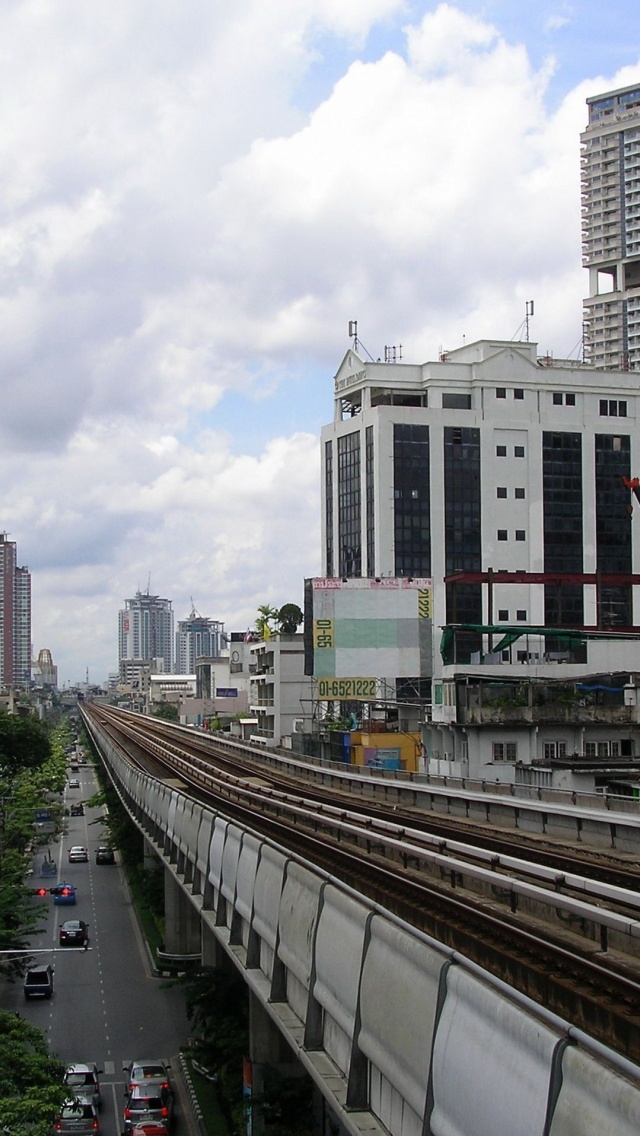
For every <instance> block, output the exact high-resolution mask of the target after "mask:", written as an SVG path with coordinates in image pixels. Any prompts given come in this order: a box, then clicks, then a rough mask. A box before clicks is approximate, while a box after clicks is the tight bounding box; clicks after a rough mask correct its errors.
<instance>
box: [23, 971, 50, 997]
mask: <svg viewBox="0 0 640 1136" xmlns="http://www.w3.org/2000/svg"><path fill="white" fill-rule="evenodd" d="M52 994H53V967H52V966H51V965H50V964H49V965H47V966H31V967H29V970H28V971H27V973H26V974H25V976H24V996H25V998H50V997H51V995H52Z"/></svg>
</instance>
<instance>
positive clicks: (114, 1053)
mask: <svg viewBox="0 0 640 1136" xmlns="http://www.w3.org/2000/svg"><path fill="white" fill-rule="evenodd" d="M74 781H77V785H75V784H73V782H74ZM96 789H97V784H96V779H95V774H94V770H93V767H92V766H90V765H83V766H82V767H81V769H80V770H79V776H78V777H77V778H74V779H72V781H70V782H69V783H68V786H67V789H66V792H65V806H67V809H68V815H67V820H66V832H65V833H64V835H63V836H62V837H61V838H60V839H59V840H58V841H56V842H52V843H51V844H50V846H49V848H48V849H47V850H45V851H44V852H43V849H42V848H40V849H39V850H38V854H37V857H36V859H35V860H34V864H33V876H34V879H39V880H40V881H42V886H41V887H39V888H34V892H36V893H37V894H35V895H34V900H33V902H34V903H37V904H39V905H42V907H43V909H44V910H45V912H46V918H45V919H43V921H42V929H41V930H40V931H38V932H37V933H34V935H33V937H32V945H33V948H34V951H37V954H34V956H33V957H34V959H36V960H37V962H36V963H35V964H34V965H33V966H31V967H29V969H28V970H27V971H26V974H25V978H24V982H23V984H22V985H19V984H11V983H8V982H3V983H0V1008H2V1009H4V1010H9V1011H12V1012H15V1013H18V1014H20V1015H21V1016H23V1017H24V1018H26V1019H27V1020H28V1021H29V1022H31V1023H32V1024H33V1025H35V1026H37V1027H38V1028H39V1029H41V1030H42V1031H43V1032H44V1033H45V1035H46V1037H47V1041H48V1044H49V1048H50V1050H51V1052H52V1053H53V1054H55V1055H56V1056H57V1057H59V1058H60V1060H61V1061H62V1062H63V1063H65V1064H66V1065H67V1066H68V1068H67V1075H66V1081H67V1084H68V1085H69V1100H68V1102H67V1104H66V1105H65V1106H64V1108H63V1109H62V1110H61V1113H60V1115H59V1116H58V1118H57V1120H56V1122H55V1126H54V1128H53V1130H52V1131H53V1132H55V1133H61V1134H65V1133H74V1136H89V1134H91V1136H94V1134H96V1133H99V1134H100V1136H122V1134H123V1133H132V1132H134V1130H135V1128H136V1127H137V1126H139V1125H141V1124H142V1125H144V1128H145V1131H147V1130H148V1127H149V1126H152V1127H153V1131H154V1132H155V1133H156V1136H168V1134H171V1136H173V1134H174V1133H175V1136H194V1134H195V1133H196V1132H197V1131H198V1129H197V1127H196V1124H195V1120H194V1119H193V1117H192V1116H191V1113H190V1110H189V1106H188V1096H187V1094H186V1093H185V1090H184V1086H183V1084H182V1077H181V1075H180V1061H179V1056H178V1054H179V1050H180V1048H181V1046H183V1045H184V1044H185V1042H186V1040H187V1038H188V1035H189V1024H188V1021H187V1016H186V1012H185V1008H184V1004H183V1001H182V998H181V995H180V992H179V991H178V990H176V989H172V988H166V987H164V986H163V984H162V983H161V981H160V980H159V979H158V977H157V976H156V975H155V974H154V972H153V968H152V965H151V959H150V956H149V952H148V950H147V947H146V943H145V941H144V939H143V937H142V934H141V931H140V928H139V924H138V921H137V918H136V914H135V910H134V907H133V904H132V902H131V898H130V896H129V893H128V890H127V887H126V881H125V878H124V876H123V874H122V872H121V870H120V867H119V865H118V863H117V856H116V854H115V853H114V851H113V849H112V848H111V847H110V846H109V843H108V839H107V835H108V834H107V832H106V831H105V828H104V826H103V825H101V824H100V823H99V819H100V814H101V809H100V808H99V807H94V806H90V807H89V806H87V803H86V802H87V800H88V799H90V798H91V797H93V795H94V794H95V792H96ZM78 803H82V805H83V808H82V811H80V810H79V809H78V808H77V807H76V808H74V807H73V806H74V804H75V805H76V806H77V804H78ZM96 821H97V822H98V823H95V822H96ZM104 865H111V866H112V867H113V869H114V870H107V871H105V869H104ZM52 866H54V867H55V876H56V879H55V880H54V879H52V878H51V876H52ZM67 905H72V906H73V908H74V911H73V918H67V917H66V913H65V910H64V908H65V907H66V906H67ZM61 907H62V908H63V910H60V908H61ZM149 1054H150V1055H151V1056H150V1057H149V1056H147V1055H149Z"/></svg>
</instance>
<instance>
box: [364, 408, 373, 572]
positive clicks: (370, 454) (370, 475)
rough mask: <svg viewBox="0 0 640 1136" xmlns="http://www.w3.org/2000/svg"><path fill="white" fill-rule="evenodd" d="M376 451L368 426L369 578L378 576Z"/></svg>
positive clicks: (366, 494)
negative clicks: (376, 546) (376, 555)
mask: <svg viewBox="0 0 640 1136" xmlns="http://www.w3.org/2000/svg"><path fill="white" fill-rule="evenodd" d="M373 459H374V449H373V426H367V429H366V431H365V463H364V469H365V474H364V477H365V501H366V526H367V576H369V577H374V576H375V574H376V558H375V545H376V526H375V507H374V506H375V490H374V480H375V478H374V468H373Z"/></svg>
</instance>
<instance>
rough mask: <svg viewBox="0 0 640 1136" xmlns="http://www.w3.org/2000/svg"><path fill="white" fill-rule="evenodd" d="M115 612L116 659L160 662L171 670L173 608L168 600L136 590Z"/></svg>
mask: <svg viewBox="0 0 640 1136" xmlns="http://www.w3.org/2000/svg"><path fill="white" fill-rule="evenodd" d="M124 602H125V606H124V608H123V609H122V610H121V611H119V612H118V662H119V667H120V671H121V672H122V671H123V667H124V665H125V664H126V663H127V662H131V661H133V660H135V662H136V663H140V664H144V663H147V664H153V665H154V667H155V666H158V669H160V667H159V663H160V661H161V665H162V666H163V668H164V670H165V671H167V672H171V671H172V670H173V611H172V609H171V600H165V599H162V598H161V597H160V596H152V595H150V594H149V592H148V591H147V592H136V594H135V596H134V597H133V599H129V600H125V601H124Z"/></svg>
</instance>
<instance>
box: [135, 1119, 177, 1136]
mask: <svg viewBox="0 0 640 1136" xmlns="http://www.w3.org/2000/svg"><path fill="white" fill-rule="evenodd" d="M129 1136H169V1129H168V1128H166V1127H165V1125H164V1124H158V1122H157V1121H155V1120H149V1121H148V1122H147V1123H146V1124H136V1126H135V1128H132V1129H131V1131H130V1133H129Z"/></svg>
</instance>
